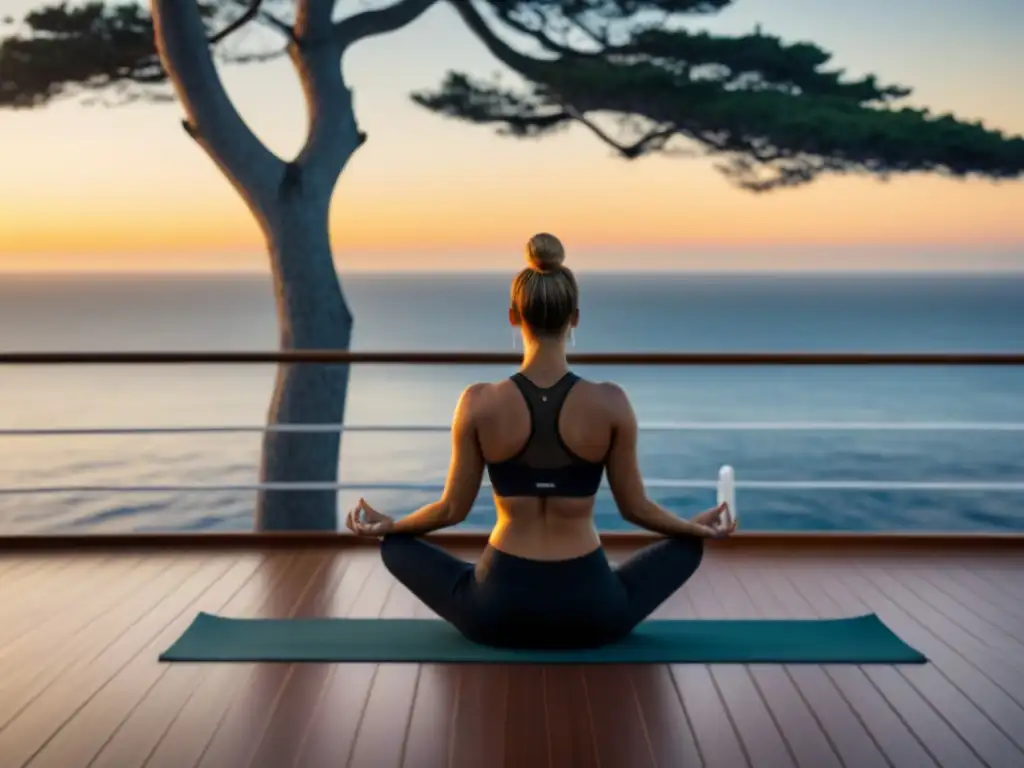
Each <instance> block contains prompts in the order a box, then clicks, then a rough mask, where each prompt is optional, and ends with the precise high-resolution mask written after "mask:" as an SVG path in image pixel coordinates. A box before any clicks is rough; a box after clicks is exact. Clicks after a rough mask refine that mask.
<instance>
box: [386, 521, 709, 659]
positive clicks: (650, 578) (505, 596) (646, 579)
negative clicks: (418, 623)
mask: <svg viewBox="0 0 1024 768" xmlns="http://www.w3.org/2000/svg"><path fill="white" fill-rule="evenodd" d="M380 549H381V558H382V559H383V561H384V565H385V566H386V567H387V569H388V570H389V571H390V572H391V574H392V575H393V576H394V577H395V578H396V579H398V581H400V582H401V583H402V584H404V585H405V586H406V587H407V588H408V589H409V590H410V591H411V592H412V593H413V594H414V595H416V597H418V598H419V599H420V600H422V601H423V602H424V603H425V604H426V605H427V607H429V608H430V609H431V610H433V611H434V612H435V613H436V614H438V615H439V616H440V617H441V618H442V619H445V620H446V621H448V622H449V623H451V624H452V625H454V626H455V627H456V628H457V629H458V630H459V631H460V632H462V634H463V635H465V636H466V637H467V638H469V639H470V640H473V641H475V642H478V643H484V644H487V645H495V646H504V647H512V648H585V647H594V646H599V645H604V644H605V643H609V642H612V641H614V640H617V639H619V638H621V637H624V636H625V635H627V634H629V632H631V631H632V630H633V628H634V627H635V626H636V625H637V624H639V623H640V622H641V621H643V620H644V619H645V618H647V617H648V616H649V615H650V614H651V613H653V612H654V610H655V609H656V608H657V607H658V606H659V605H661V604H662V603H663V602H665V600H667V599H668V598H669V596H671V595H672V593H674V592H675V591H676V590H677V589H679V588H680V587H681V586H682V585H683V584H684V583H685V582H686V580H687V579H689V578H690V576H692V575H693V573H694V572H695V571H696V570H697V567H698V566H699V565H700V562H701V559H702V557H703V554H704V541H703V539H700V538H698V537H696V536H684V537H679V538H671V539H662V540H661V541H658V542H656V543H654V544H651V545H649V546H647V547H645V548H643V549H641V550H640V551H639V552H636V553H635V554H634V555H633V556H632V557H630V558H629V559H628V560H626V561H625V562H624V563H622V564H621V565H620V566H618V567H615V568H613V567H612V566H611V564H610V563H609V562H608V559H607V557H606V555H605V552H604V550H603V549H597V550H595V551H593V552H591V553H590V554H587V555H583V556H582V557H576V558H573V559H571V560H528V559H526V558H522V557H516V556H514V555H509V554H506V553H504V552H501V551H499V550H497V549H494V548H493V547H491V546H488V547H487V548H486V549H485V550H484V552H483V554H482V555H481V556H480V560H479V561H478V562H477V563H476V564H475V565H474V564H473V563H468V562H466V561H464V560H460V559H459V558H457V557H454V556H453V555H451V554H450V553H448V552H446V551H445V550H443V549H441V548H440V547H438V546H436V545H434V544H432V543H430V542H428V541H425V540H424V539H420V538H417V537H415V536H409V535H398V534H390V535H387V536H385V537H384V539H383V541H382V542H381V547H380Z"/></svg>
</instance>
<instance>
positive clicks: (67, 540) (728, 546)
mask: <svg viewBox="0 0 1024 768" xmlns="http://www.w3.org/2000/svg"><path fill="white" fill-rule="evenodd" d="M488 536H489V532H488V531H482V530H469V531H440V532H436V533H432V534H428V535H427V536H426V539H427V540H428V541H432V542H435V543H437V544H439V545H441V546H445V547H456V548H463V547H468V548H478V549H479V548H483V547H484V546H485V545H486V544H487V539H488ZM600 536H601V541H602V543H603V544H604V545H605V546H608V547H628V548H632V547H638V546H642V545H644V544H648V543H651V542H653V541H657V540H658V539H659V538H660V537H659V536H656V535H654V534H651V533H647V532H644V531H602V532H601V533H600ZM377 543H378V542H377V540H376V539H375V538H364V537H358V536H353V535H351V534H349V533H347V532H337V533H331V532H325V533H312V532H309V533H307V532H301V531H300V532H291V533H284V532H267V533H257V532H251V533H248V532H242V531H237V532H236V531H228V532H218V531H211V532H208V533H201V532H185V533H95V534H25V535H17V534H11V535H0V555H4V554H14V553H19V552H20V553H28V552H39V551H42V552H45V551H54V550H63V551H68V550H78V551H86V550H93V551H95V550H97V549H113V550H129V551H130V550H133V549H169V550H170V549H204V550H224V551H227V550H265V549H282V548H283V549H335V548H341V549H348V548H353V547H355V548H373V547H375V546H377ZM707 544H708V547H710V548H711V549H713V550H715V551H719V552H736V551H739V552H743V551H749V550H764V549H770V550H782V551H786V552H798V551H799V552H818V553H822V552H829V551H835V550H837V549H850V548H854V549H861V550H866V551H870V552H878V553H882V552H885V551H890V552H891V551H894V550H896V551H917V552H921V553H926V554H927V553H938V552H949V551H966V550H975V551H977V550H984V551H988V552H991V553H995V552H1003V553H1006V554H1008V555H1010V556H1012V557H1015V558H1022V557H1024V533H1021V532H1007V533H975V532H964V533H941V532H886V531H880V532H857V531H852V532H844V531H792V532H789V531H778V532H776V531H756V532H753V531H748V532H745V533H737V534H736V535H735V536H732V537H730V538H728V539H709V540H708V541H707Z"/></svg>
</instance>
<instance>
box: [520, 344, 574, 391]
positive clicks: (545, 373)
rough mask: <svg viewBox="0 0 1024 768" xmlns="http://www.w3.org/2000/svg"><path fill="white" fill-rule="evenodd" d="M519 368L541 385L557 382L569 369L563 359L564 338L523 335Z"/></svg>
mask: <svg viewBox="0 0 1024 768" xmlns="http://www.w3.org/2000/svg"><path fill="white" fill-rule="evenodd" d="M520 370H521V371H522V372H523V373H525V374H526V375H527V376H528V377H529V378H530V380H531V381H533V382H534V383H535V384H537V385H538V386H541V387H546V386H550V385H552V384H554V383H555V382H557V381H558V380H559V379H560V378H562V377H563V376H564V375H565V374H566V372H568V370H569V363H568V362H567V361H566V359H565V339H564V338H557V339H537V338H531V337H528V336H526V335H524V336H523V365H522V368H521V369H520Z"/></svg>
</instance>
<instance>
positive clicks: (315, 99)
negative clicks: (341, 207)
mask: <svg viewBox="0 0 1024 768" xmlns="http://www.w3.org/2000/svg"><path fill="white" fill-rule="evenodd" d="M435 2H436V0H404V2H401V3H399V4H397V5H395V6H392V7H390V8H385V9H378V10H374V11H366V12H364V13H361V14H358V15H357V16H355V17H352V18H350V19H347V20H345V21H343V22H339V23H338V24H334V23H333V22H332V19H331V15H332V12H333V10H334V5H335V0H297V2H296V5H295V24H294V25H293V26H292V27H291V28H290V29H288V30H287V34H288V36H289V38H290V45H289V46H288V53H289V57H290V58H291V60H292V63H293V64H294V66H295V70H296V74H297V75H298V77H299V82H300V83H301V84H302V90H303V93H304V94H305V96H306V105H307V109H308V113H309V129H308V132H307V135H306V142H305V144H304V146H303V148H302V150H301V151H300V152H299V154H298V156H297V157H296V158H295V160H294V161H292V162H290V163H286V162H284V161H283V160H282V159H281V158H279V157H278V156H277V155H275V154H273V153H272V152H271V151H270V150H269V149H268V148H267V147H266V146H265V145H264V144H263V143H262V142H261V141H260V140H259V139H258V138H257V137H256V135H255V134H254V133H253V132H252V130H251V129H250V128H249V127H248V126H247V125H246V124H245V121H244V120H243V119H242V117H241V116H240V115H239V114H238V111H237V110H236V109H235V106H234V104H232V103H231V99H230V98H229V97H228V94H227V92H226V91H225V89H224V84H223V83H222V82H221V79H220V76H219V75H218V73H217V68H216V66H215V65H214V61H213V56H212V55H211V51H210V47H209V44H208V35H207V29H206V27H205V23H204V19H203V14H202V13H201V11H200V5H199V4H198V3H197V2H196V0H151V5H152V13H153V25H154V32H155V37H156V44H157V50H158V52H159V54H160V59H161V61H162V62H163V65H164V68H165V69H166V71H167V74H168V77H169V78H170V81H171V84H172V85H173V86H174V90H175V92H176V93H177V95H178V99H179V101H180V102H181V105H182V106H183V107H184V109H185V113H186V119H185V120H184V121H183V125H184V127H185V130H186V131H187V132H188V134H189V136H191V137H192V138H193V139H194V140H195V141H196V142H197V143H198V144H199V145H200V146H201V147H202V148H203V149H204V150H205V151H206V153H207V154H208V155H209V156H210V158H211V159H212V160H213V161H214V162H215V163H216V164H217V166H218V167H219V168H220V169H221V170H222V171H223V172H224V175H225V176H226V177H227V178H228V180H229V181H230V182H231V184H232V185H233V186H234V187H235V189H236V190H237V191H238V193H239V194H240V195H241V196H242V198H243V199H244V200H245V201H246V204H247V205H248V206H249V209H250V210H251V211H252V212H253V215H254V217H255V218H256V221H257V222H258V224H259V225H260V228H261V229H262V231H263V233H264V235H265V236H266V239H267V245H268V251H269V253H270V261H271V269H272V272H273V276H274V289H275V294H276V300H277V315H278V320H279V323H280V330H281V348H282V349H285V350H291V349H332V350H347V349H348V346H349V340H350V338H351V336H352V315H351V313H350V312H349V310H348V306H347V305H346V304H345V298H344V296H343V295H342V292H341V286H340V285H339V283H338V275H337V271H336V270H335V267H334V260H333V258H332V255H331V245H330V237H329V234H328V212H329V210H330V203H331V196H332V194H333V192H334V187H335V185H336V183H337V181H338V178H339V176H340V175H341V172H342V171H343V170H344V168H345V165H346V164H347V163H348V161H349V159H350V158H351V157H352V155H353V153H354V152H355V151H356V150H357V149H358V148H359V147H360V146H361V145H362V143H363V142H364V141H365V140H366V137H365V135H363V134H362V133H361V132H360V131H359V127H358V125H357V123H356V118H355V112H354V111H353V107H352V92H351V90H349V88H348V86H347V85H346V84H345V80H344V78H343V77H342V73H341V60H342V57H343V55H344V53H345V50H346V49H347V48H348V47H349V46H350V45H352V44H353V43H355V42H356V41H358V40H360V39H363V38H365V37H368V36H370V35H373V34H380V33H383V32H387V31H390V30H394V29H399V28H401V27H402V26H404V25H405V24H408V23H410V22H412V21H413V20H414V19H415V18H416V17H418V16H419V15H421V14H422V13H423V12H424V11H426V10H427V9H428V8H429V7H430V6H432V5H433V4H434V3H435ZM347 389H348V366H346V365H308V364H307V365H282V366H280V367H279V368H278V372H277V384H276V386H275V388H274V397H273V400H272V401H271V404H270V413H269V422H270V423H271V424H339V425H340V424H341V421H342V418H343V416H344V410H345V396H346V394H347ZM340 447H341V437H340V433H337V432H333V433H310V432H267V433H266V435H265V436H264V439H263V458H262V461H261V466H260V481H261V482H263V483H290V482H307V483H308V482H321V483H333V482H335V480H336V478H337V475H338V459H339V451H340ZM255 518H256V519H255V524H256V528H257V529H259V530H275V531H281V530H335V529H336V528H337V525H338V519H337V518H338V515H337V494H336V493H335V492H334V491H333V490H329V491H263V492H261V493H260V495H259V498H258V502H257V509H256V516H255Z"/></svg>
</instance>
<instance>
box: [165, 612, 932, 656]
mask: <svg viewBox="0 0 1024 768" xmlns="http://www.w3.org/2000/svg"><path fill="white" fill-rule="evenodd" d="M160 660H161V661H191V662H218V661H219V662H254V661H265V662H321V663H323V662H382V663H383V662H392V663H403V662H404V663H430V662H435V663H445V664H454V663H469V664H517V663H523V664H531V663H532V664H560V663H561V664H690V663H693V664H756V663H779V664H915V663H916V664H920V663H924V662H925V661H927V659H925V657H924V656H922V655H921V654H920V653H918V652H917V651H916V650H914V649H913V648H911V647H910V646H909V645H907V644H906V643H904V642H903V641H902V640H900V639H899V638H898V637H896V635H894V634H893V633H892V632H891V631H890V630H889V628H888V627H886V626H885V624H883V623H882V622H881V620H880V619H879V618H878V617H877V616H876V615H874V614H868V615H866V616H857V617H855V618H849V619H810V620H802V619H801V620H791V619H786V620H773V619H755V620H708V619H683V620H650V621H646V622H644V623H643V624H641V625H640V626H639V627H637V629H636V630H634V632H633V633H632V634H631V635H630V636H629V637H627V638H626V639H625V640H621V641H619V642H617V643H614V644H611V645H606V646H604V647H602V648H593V649H587V650H578V651H520V650H506V649H500V648H489V647H487V646H482V645H476V644H475V643H472V642H470V641H469V640H466V639H465V638H464V637H462V635H460V634H459V633H458V632H457V631H456V630H455V629H454V628H453V627H451V626H450V625H449V624H447V623H445V622H443V621H440V620H439V619H228V618H223V617H221V616H214V615H211V614H209V613H200V614H199V615H198V616H197V617H196V618H195V620H194V621H193V622H192V624H191V626H189V628H188V629H187V630H185V633H184V634H183V635H182V636H181V637H180V638H178V640H177V641H176V642H175V643H174V645H172V646H171V647H170V648H168V649H167V650H166V651H164V652H163V653H162V654H161V655H160Z"/></svg>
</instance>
